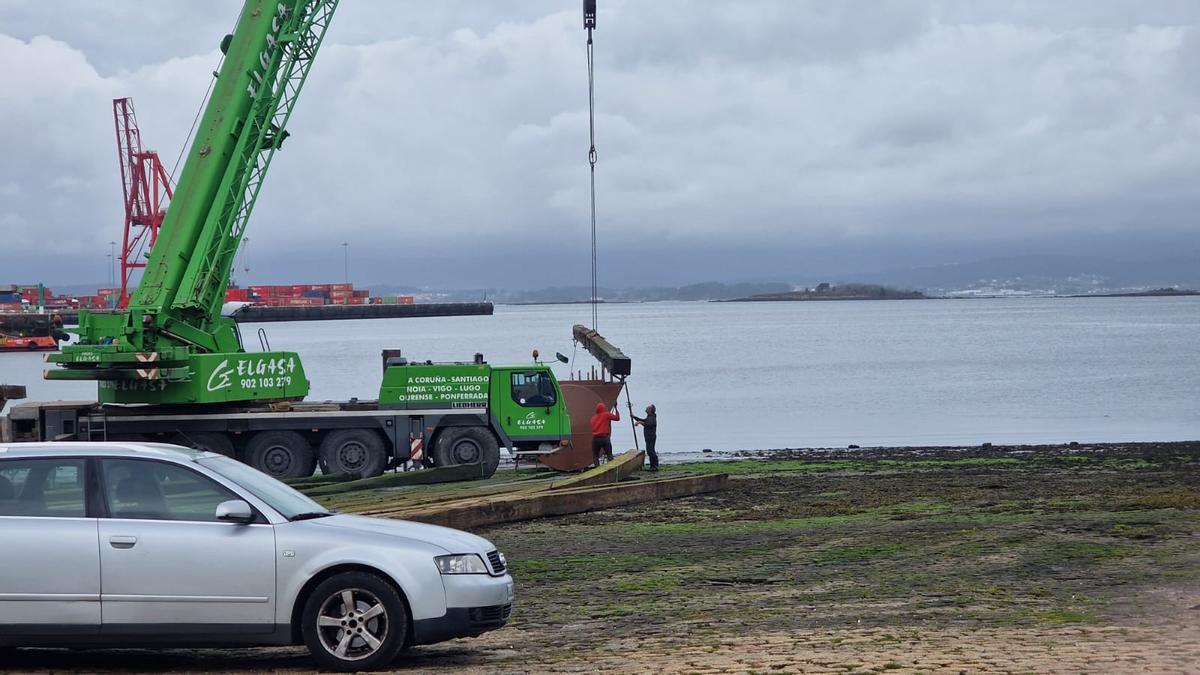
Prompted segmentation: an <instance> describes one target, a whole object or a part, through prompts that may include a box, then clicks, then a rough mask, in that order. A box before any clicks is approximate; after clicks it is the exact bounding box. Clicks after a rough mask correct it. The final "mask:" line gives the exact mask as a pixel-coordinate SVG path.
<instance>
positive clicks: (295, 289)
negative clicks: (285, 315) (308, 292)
mask: <svg viewBox="0 0 1200 675" xmlns="http://www.w3.org/2000/svg"><path fill="white" fill-rule="evenodd" d="M291 289H292V295H304V290H305V288H304V284H293V285H292V287H291Z"/></svg>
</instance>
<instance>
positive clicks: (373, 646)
mask: <svg viewBox="0 0 1200 675" xmlns="http://www.w3.org/2000/svg"><path fill="white" fill-rule="evenodd" d="M387 633H388V613H387V608H386V607H384V606H383V602H381V601H380V600H379V598H377V597H375V594H374V593H371V592H370V591H367V590H364V589H361V588H347V589H344V590H342V591H340V592H338V593H334V594H333V595H330V596H329V597H328V598H326V599H325V602H323V603H321V609H320V611H319V612H318V614H317V635H318V637H320V639H321V646H322V647H324V648H325V651H327V652H329V654H330V655H332V656H334V657H335V658H338V659H341V660H343V661H360V660H362V659H365V658H368V657H370V656H372V655H374V654H375V653H376V652H378V651H379V649H380V647H382V646H383V642H384V640H385V639H386V638H387Z"/></svg>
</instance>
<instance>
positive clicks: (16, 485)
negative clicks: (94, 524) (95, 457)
mask: <svg viewBox="0 0 1200 675" xmlns="http://www.w3.org/2000/svg"><path fill="white" fill-rule="evenodd" d="M85 466H86V463H85V460H82V459H6V460H2V461H0V516H39V517H49V518H56V517H57V518H83V517H85V516H87V501H86V498H85V497H84V486H85V484H86V478H85V477H86V475H87V474H86V471H85V469H84V467H85Z"/></svg>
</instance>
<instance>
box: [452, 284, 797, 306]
mask: <svg viewBox="0 0 1200 675" xmlns="http://www.w3.org/2000/svg"><path fill="white" fill-rule="evenodd" d="M791 289H792V285H791V284H788V283H784V282H767V283H735V284H723V283H718V282H712V281H710V282H705V283H699V284H689V285H687V286H656V287H650V288H619V289H618V288H601V289H599V291H598V292H599V296H600V298H601V300H603V301H604V302H659V301H666V300H731V299H733V298H739V297H744V296H747V295H756V294H760V293H786V292H788V291H790V290H791ZM434 294H435V295H436V296H437V297H438V299H441V300H446V301H468V300H469V301H475V300H480V299H483V298H486V299H487V300H491V301H492V302H495V303H499V304H513V305H519V304H551V303H572V302H587V301H589V300H591V297H592V290H591V288H589V287H587V286H557V287H552V288H542V289H536V290H512V289H479V290H466V291H441V292H434Z"/></svg>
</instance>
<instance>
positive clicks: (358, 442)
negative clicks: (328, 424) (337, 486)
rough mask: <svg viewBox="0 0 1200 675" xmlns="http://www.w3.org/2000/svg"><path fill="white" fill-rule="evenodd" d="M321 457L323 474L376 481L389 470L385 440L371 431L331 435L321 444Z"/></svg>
mask: <svg viewBox="0 0 1200 675" xmlns="http://www.w3.org/2000/svg"><path fill="white" fill-rule="evenodd" d="M318 454H319V457H320V462H321V470H322V471H324V472H326V473H329V474H332V475H335V476H336V475H339V474H354V475H356V476H358V477H359V478H372V477H374V476H378V475H379V474H381V473H383V470H384V469H385V468H387V446H386V445H385V444H384V441H383V437H382V436H380V435H379V434H378V433H376V432H374V431H372V430H370V429H339V430H337V431H331V432H329V434H328V435H326V436H325V439H324V440H322V441H321V447H320V450H319V451H318Z"/></svg>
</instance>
